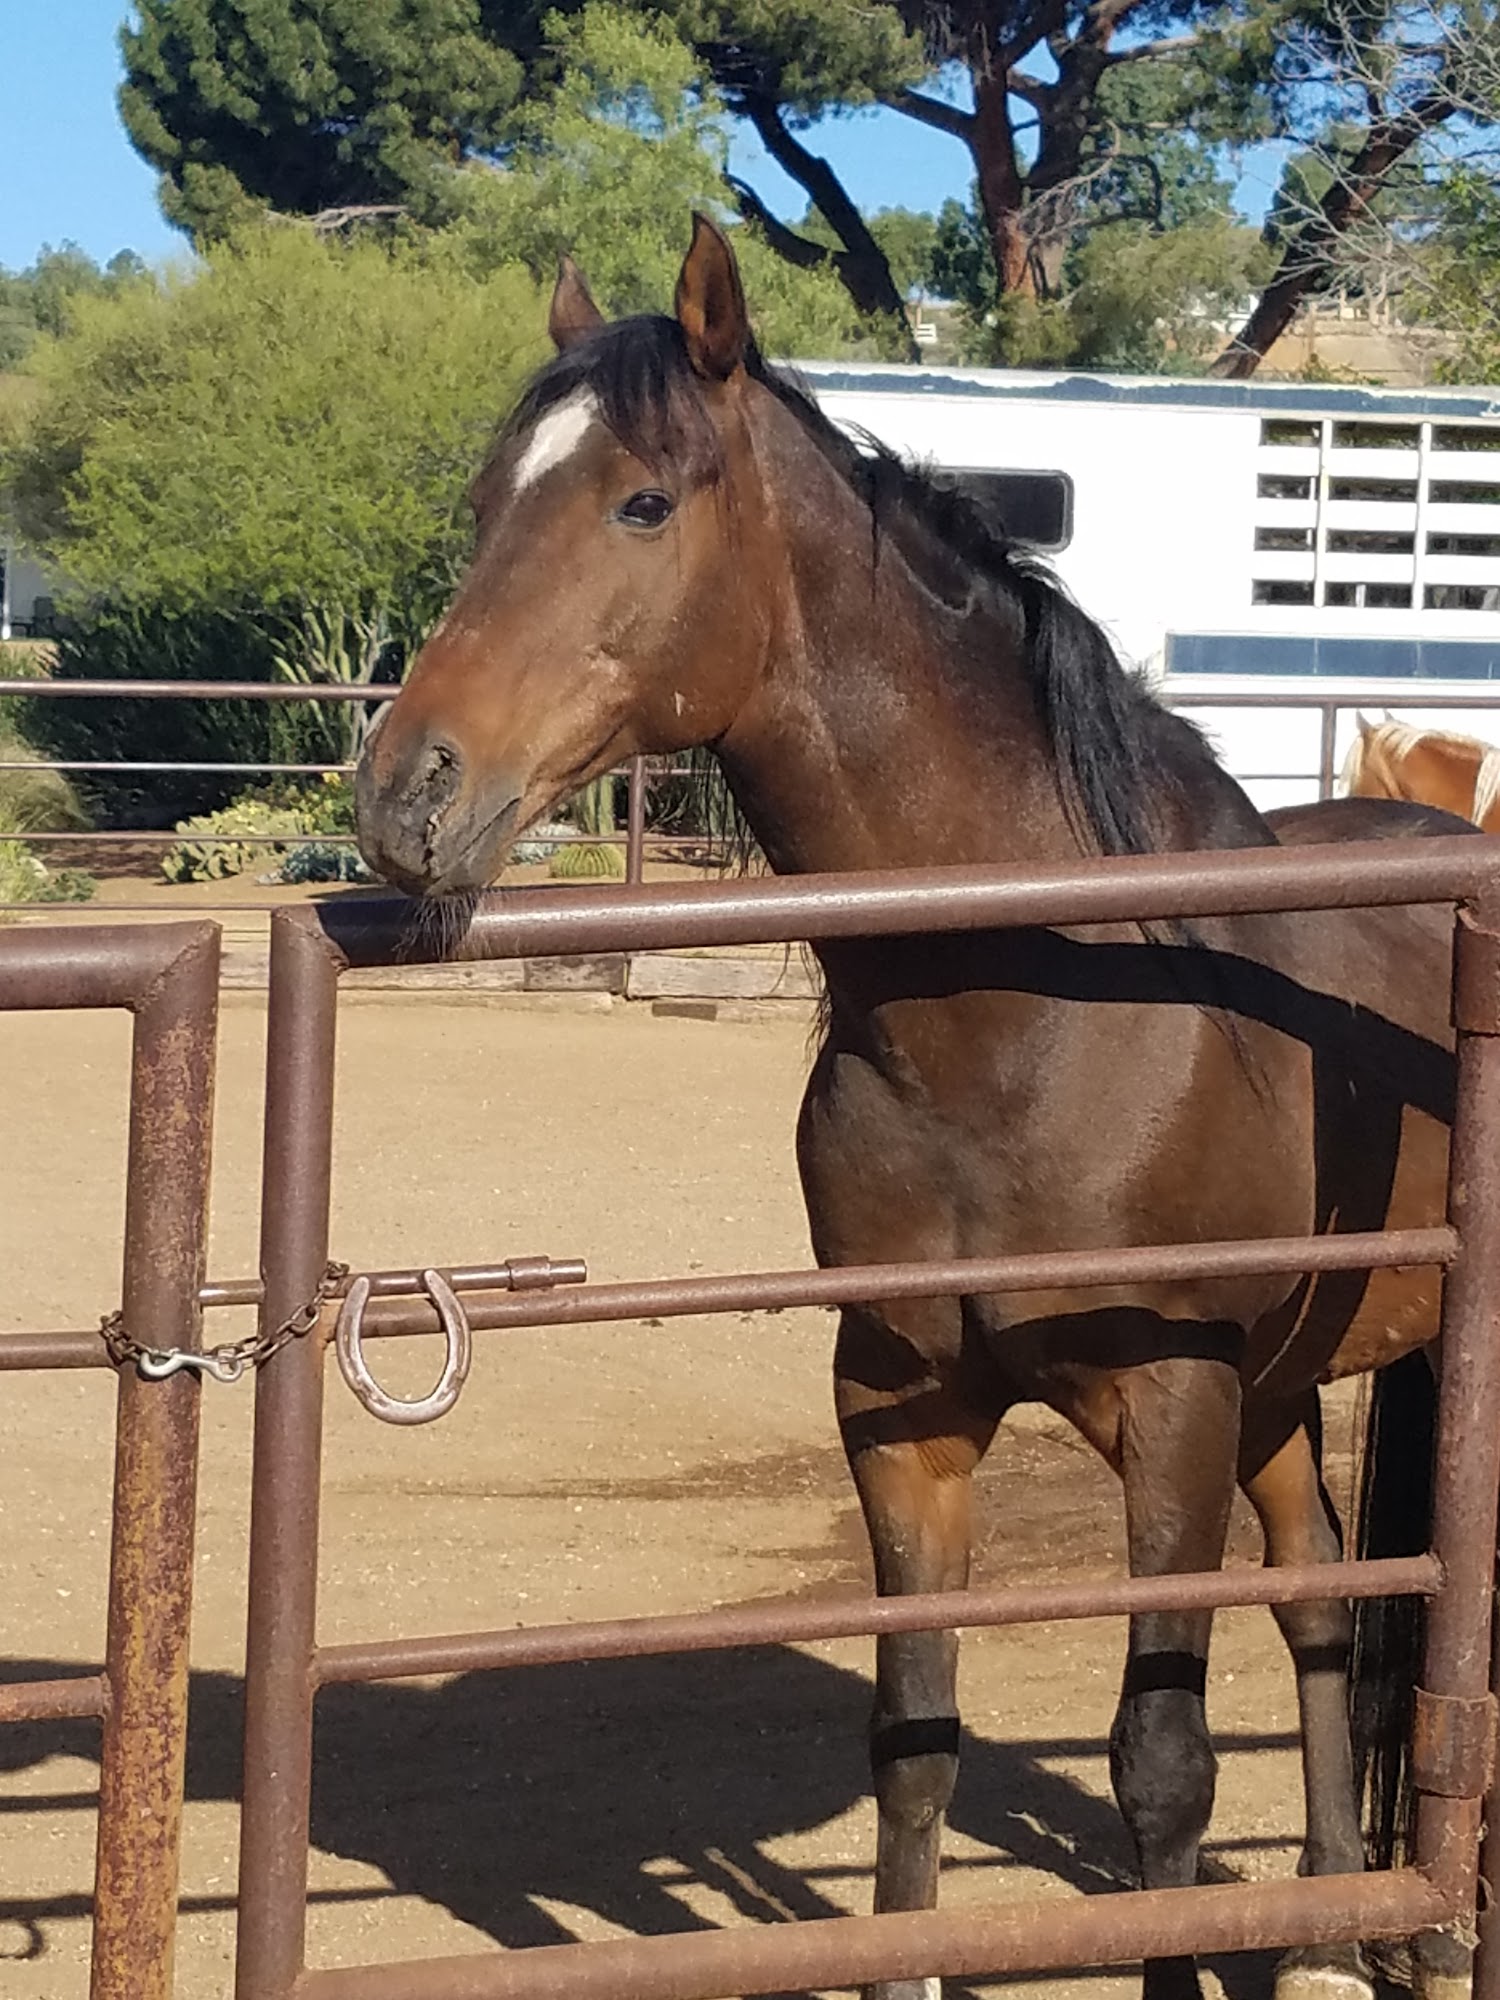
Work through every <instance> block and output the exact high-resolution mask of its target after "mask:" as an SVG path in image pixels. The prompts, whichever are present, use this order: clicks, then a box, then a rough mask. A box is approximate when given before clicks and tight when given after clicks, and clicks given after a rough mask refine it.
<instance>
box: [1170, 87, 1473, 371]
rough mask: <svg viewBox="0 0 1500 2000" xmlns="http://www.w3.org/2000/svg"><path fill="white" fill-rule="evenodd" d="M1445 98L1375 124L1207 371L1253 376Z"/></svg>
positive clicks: (1439, 116) (1439, 114)
mask: <svg viewBox="0 0 1500 2000" xmlns="http://www.w3.org/2000/svg"><path fill="white" fill-rule="evenodd" d="M1448 109H1449V104H1448V100H1447V99H1446V98H1438V97H1433V98H1430V99H1429V100H1428V101H1427V103H1426V104H1419V105H1417V106H1416V107H1415V108H1414V109H1413V110H1411V111H1410V112H1408V113H1407V114H1406V115H1405V116H1404V117H1403V118H1400V119H1397V120H1392V121H1390V122H1389V123H1387V124H1385V125H1381V126H1376V127H1374V128H1372V130H1371V131H1370V132H1369V134H1368V135H1367V137H1366V139H1365V142H1364V145H1363V146H1362V147H1361V148H1360V150H1359V152H1358V153H1357V154H1356V155H1355V157H1354V159H1353V160H1352V161H1351V162H1350V164H1349V166H1348V167H1347V168H1346V169H1345V171H1344V172H1343V173H1342V174H1341V175H1340V176H1339V177H1338V178H1337V179H1336V180H1335V181H1334V183H1333V185H1332V187H1330V188H1329V190H1328V192H1327V194H1325V195H1324V197H1323V200H1322V202H1321V204H1320V205H1319V208H1318V212H1317V214H1316V215H1314V216H1313V217H1311V218H1310V219H1309V220H1308V222H1306V223H1305V224H1304V225H1303V227H1302V228H1301V229H1299V230H1298V231H1297V233H1296V235H1295V236H1294V237H1293V238H1292V240H1291V242H1290V243H1288V244H1287V246H1286V248H1285V250H1283V251H1282V253H1281V263H1280V265H1279V267H1278V268H1277V271H1276V275H1275V276H1274V277H1273V278H1272V280H1271V282H1270V284H1269V285H1267V286H1266V289H1265V290H1264V291H1263V292H1262V293H1261V295H1260V297H1259V298H1258V299H1257V300H1256V302H1255V308H1254V310H1253V311H1252V313H1251V314H1250V317H1249V319H1247V320H1246V321H1245V324H1244V325H1243V326H1242V327H1241V328H1240V330H1239V332H1238V333H1237V334H1236V335H1235V337H1234V338H1233V340H1231V341H1230V343H1229V345H1228V346H1227V347H1226V348H1225V349H1224V352H1223V353H1222V354H1221V355H1220V356H1219V357H1218V359H1217V360H1216V361H1215V362H1214V364H1213V367H1212V368H1211V369H1210V370H1209V373H1210V374H1211V375H1217V376H1218V377H1219V378H1220V380H1221V381H1230V382H1243V381H1244V380H1246V378H1247V377H1249V376H1251V375H1253V374H1254V373H1255V371H1256V369H1257V368H1258V367H1259V366H1260V364H1261V363H1262V361H1264V360H1265V358H1266V356H1267V355H1268V354H1269V353H1270V351H1271V349H1272V348H1273V347H1274V346H1275V344H1276V342H1277V341H1278V340H1279V339H1280V338H1281V336H1282V334H1283V333H1285V332H1286V330H1287V328H1288V327H1289V326H1290V325H1291V323H1292V321H1293V320H1294V319H1295V318H1296V315H1297V308H1298V307H1299V306H1300V305H1301V304H1302V301H1303V300H1304V299H1305V298H1306V297H1307V295H1308V293H1309V292H1311V291H1314V290H1316V289H1317V287H1318V285H1319V284H1320V283H1321V282H1322V280H1323V279H1324V278H1325V277H1326V276H1327V274H1328V270H1329V268H1330V266H1331V264H1332V262H1333V258H1334V253H1335V252H1336V250H1337V248H1338V242H1339V238H1340V237H1341V236H1342V235H1343V234H1344V232H1345V231H1346V230H1347V229H1348V228H1349V226H1350V224H1351V223H1353V222H1355V221H1356V220H1357V219H1358V218H1359V216H1360V215H1361V214H1362V213H1363V212H1364V211H1365V209H1366V208H1368V206H1369V204H1370V202H1371V201H1372V200H1373V198H1374V197H1375V196H1376V195H1377V194H1378V193H1379V192H1380V189H1381V187H1382V185H1383V184H1384V182H1385V178H1386V176H1387V174H1389V172H1390V170H1391V168H1392V167H1394V166H1395V164H1396V162H1397V161H1398V160H1399V159H1401V158H1402V156H1403V155H1404V154H1406V153H1408V152H1410V150H1411V148H1412V147H1413V146H1414V145H1415V144H1416V142H1417V141H1418V139H1420V138H1421V137H1422V135H1423V134H1424V133H1425V132H1427V131H1429V130H1430V129H1431V127H1432V126H1434V125H1437V124H1441V122H1442V120H1443V118H1444V117H1445V116H1447V113H1448Z"/></svg>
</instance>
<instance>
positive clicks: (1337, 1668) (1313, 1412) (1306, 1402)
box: [1240, 1389, 1374, 2000]
mask: <svg viewBox="0 0 1500 2000" xmlns="http://www.w3.org/2000/svg"><path fill="white" fill-rule="evenodd" d="M1322 1455H1323V1454H1322V1423H1321V1415H1320V1411H1319V1407H1318V1396H1317V1391H1316V1390H1315V1389H1314V1390H1310V1391H1309V1392H1308V1394H1307V1395H1306V1397H1305V1398H1300V1399H1299V1400H1298V1401H1297V1403H1296V1404H1294V1405H1290V1406H1281V1407H1279V1408H1277V1409H1276V1410H1274V1411H1271V1412H1267V1413H1265V1414H1264V1415H1262V1414H1261V1413H1260V1412H1257V1413H1256V1415H1255V1418H1254V1420H1253V1421H1247V1424H1246V1428H1245V1435H1244V1439H1243V1442H1242V1445H1241V1464H1240V1483H1241V1485H1242V1486H1243V1487H1244V1490H1245V1493H1246V1495H1247V1497H1248V1498H1249V1500H1250V1503H1251V1505H1252V1506H1253V1507H1254V1509H1255V1511H1256V1513H1257V1515H1258V1516H1259V1518H1260V1524H1261V1529H1262V1532H1263V1533H1264V1536H1265V1545H1266V1556H1265V1559H1266V1562H1267V1563H1268V1564H1273V1565H1280V1564H1283V1563H1321V1562H1330V1563H1331V1562H1337V1561H1338V1560H1339V1558H1340V1556H1341V1555H1342V1553H1343V1549H1342V1543H1341V1538H1340V1534H1339V1529H1338V1517H1337V1515H1336V1514H1335V1512H1334V1508H1333V1503H1332V1501H1331V1500H1330V1499H1329V1497H1328V1489H1327V1487H1326V1486H1325V1485H1324V1483H1323V1468H1322ZM1273 1609H1274V1611H1275V1616H1276V1623H1277V1625H1278V1626H1279V1627H1280V1630H1281V1636H1282V1638H1283V1639H1284V1640H1285V1641H1286V1645H1287V1650H1288V1651H1289V1652H1290V1654H1291V1656H1292V1667H1293V1671H1294V1673H1295V1674H1296V1678H1297V1708H1298V1714H1299V1717H1300V1720H1301V1729H1302V1783H1303V1796H1304V1801H1305V1821H1304V1840H1303V1848H1302V1857H1301V1860H1300V1862H1299V1863H1298V1873H1299V1874H1302V1875H1352V1874H1357V1873H1359V1872H1360V1871H1361V1870H1362V1869H1363V1867H1364V1864H1365V1857H1364V1841H1363V1839H1362V1836H1361V1833H1360V1825H1359V1804H1358V1798H1357V1795H1356V1787H1355V1781H1354V1760H1353V1753H1352V1750H1351V1748H1350V1740H1349V1648H1350V1643H1351V1639H1352V1636H1353V1619H1352V1616H1351V1613H1350V1610H1349V1606H1348V1605H1347V1604H1346V1603H1345V1602H1344V1601H1343V1600H1342V1599H1335V1600H1333V1601H1330V1602H1327V1603H1322V1604H1278V1605H1276V1606H1274V1607H1273ZM1373 1991H1374V1987H1373V1983H1372V1981H1371V1977H1370V1973H1369V1970H1368V1968H1367V1966H1366V1964H1365V1961H1364V1957H1363V1955H1362V1953H1361V1952H1360V1949H1359V1947H1358V1946H1357V1945H1353V1944H1343V1945H1308V1946H1304V1947H1302V1948H1300V1949H1298V1950H1295V1951H1291V1952H1288V1953H1287V1955H1286V1956H1285V1957H1284V1958H1283V1959H1282V1961H1281V1964H1280V1966H1279V1967H1278V1968H1277V1973H1276V2000H1370V1996H1371V1995H1372V1993H1373Z"/></svg>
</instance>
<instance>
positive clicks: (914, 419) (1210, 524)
mask: <svg viewBox="0 0 1500 2000" xmlns="http://www.w3.org/2000/svg"><path fill="white" fill-rule="evenodd" d="M802 372H803V373H804V374H805V376H806V378H807V380H808V382H809V385H810V386H811V388H812V389H813V391H814V393H815V394H816V396H817V398H818V401H819V402H820V403H821V404H822V406H823V408H824V409H825V410H826V411H827V412H828V414H829V416H831V417H832V418H834V420H835V421H837V422H839V423H843V424H849V425H858V426H860V427H862V428H864V429H865V430H868V431H869V432H871V433H872V434H873V435H874V436H876V437H878V438H881V439H883V440H884V441H885V442H886V443H887V444H889V445H891V446H893V447H894V448H895V449H897V450H898V451H901V452H903V453H905V454H907V455H909V456H912V457H915V458H916V459H918V460H921V461H924V462H927V463H930V464H935V465H938V466H941V467H945V468H948V469H951V470H953V471H955V472H963V473H970V474H977V475H980V476H983V477H985V478H986V479H987V480H988V481H993V488H994V497H995V498H996V500H997V501H998V503H999V505H1000V509H1001V512H1002V513H1003V514H1004V515H1005V517H1006V519H1007V522H1008V524H1009V526H1010V528H1011V531H1012V532H1013V533H1014V534H1015V535H1016V536H1017V538H1018V539H1022V540H1026V541H1030V542H1034V543H1035V544H1036V545H1037V546H1038V547H1039V548H1042V549H1045V550H1047V551H1049V552H1050V554H1051V555H1052V557H1053V560H1054V562H1055V565H1056V568H1057V571H1058V574H1059V575H1060V576H1061V577H1062V579H1063V581H1064V582H1065V583H1066V584H1067V586H1068V588H1069V589H1070V590H1071V591H1072V593H1073V595H1074V596H1075V597H1076V598H1077V599H1078V601H1079V603H1080V604H1082V605H1083V607H1084V608H1085V609H1086V610H1087V611H1089V612H1090V613H1091V614H1092V615H1093V616H1094V617H1095V618H1097V619H1098V620H1099V621H1100V623H1101V624H1103V625H1104V626H1105V628H1106V629H1107V630H1108V631H1109V632H1110V634H1111V635H1112V637H1113V638H1114V640H1115V643H1116V645H1117V647H1118V648H1119V651H1120V653H1121V654H1122V656H1123V657H1124V658H1126V659H1127V660H1130V661H1134V662H1136V663H1137V664H1140V665H1143V666H1145V667H1146V668H1147V669H1148V670H1149V671H1150V672H1152V673H1153V674H1154V675H1157V676H1159V677H1161V678H1162V680H1163V682H1164V692H1165V693H1166V694H1167V696H1168V697H1169V699H1171V700H1172V701H1173V702H1174V703H1175V704H1176V705H1177V706H1179V707H1181V708H1183V709H1184V710H1185V711H1187V712H1189V713H1192V714H1194V715H1195V716H1196V717H1197V718H1198V719H1199V720H1200V721H1202V722H1203V723H1204V724H1205V725H1206V727H1207V728H1208V729H1209V731H1210V733H1211V734H1212V735H1213V736H1214V737H1215V738H1216V740H1217V741H1218V743H1219V745H1220V747H1221V750H1222V753H1223V755H1224V759H1225V762H1226V763H1227V764H1228V765H1229V768H1230V769H1231V770H1232V771H1234V772H1235V774H1236V775H1237V776H1238V777H1240V778H1241V779H1242V780H1244V781H1245V782H1246V783H1247V787H1248V789H1249V790H1250V792H1251V793H1252V795H1253V796H1254V797H1255V798H1256V800H1257V802H1258V803H1260V804H1261V805H1265V806H1271V805H1285V804H1291V803H1294V802H1296V801H1299V800H1302V799H1307V798H1313V797H1316V796H1317V794H1318V789H1319V782H1320V778H1321V780H1322V782H1323V783H1324V784H1325V786H1326V783H1327V779H1328V775H1329V772H1330V770H1331V769H1332V768H1333V767H1334V766H1335V764H1336V762H1341V761H1342V758H1343V755H1344V752H1345V750H1346V749H1347V747H1348V744H1349V741H1350V739H1351V738H1352V736H1353V733H1354V727H1355V716H1356V714H1357V713H1358V712H1359V711H1361V710H1362V711H1363V712H1364V713H1365V714H1367V715H1371V716H1374V715H1378V714H1380V713H1381V712H1383V711H1385V710H1387V709H1388V710H1390V711H1391V712H1392V713H1393V714H1396V715H1399V716H1400V717H1401V718H1402V719H1403V720H1407V721H1411V722H1414V723H1416V724H1418V725H1419V726H1434V727H1445V728H1450V729H1454V730H1458V731H1461V732H1463V733H1465V734H1469V735H1477V736H1482V737H1486V738H1488V739H1489V740H1491V741H1500V714H1496V713H1494V712H1493V711H1492V709H1488V708H1486V707H1485V706H1483V705H1472V706H1465V704H1466V703H1467V704H1476V702H1477V704H1485V703H1492V704H1494V705H1496V706H1500V389H1497V390H1496V391H1495V392H1493V394H1492V393H1491V392H1490V391H1489V390H1487V389H1448V390H1444V389H1426V390H1406V389H1365V388H1329V387H1324V386H1321V385H1312V384H1305V383H1281V382H1258V381H1254V380H1251V381H1249V382H1217V381H1171V380H1163V379H1160V378H1153V377H1114V376H1101V375H1078V374H1073V375H1067V374H1041V373H1033V372H1026V373H1018V372H1012V371H1002V370H989V369H984V370H981V369H928V368H915V367H913V368H903V367H899V366H895V365H877V366H850V365H848V364H842V363H836V362H827V363H816V364H813V365H811V366H808V367H806V368H805V369H804V370H803V371H802ZM1247 694H1248V695H1249V696H1251V697H1252V698H1253V701H1254V702H1255V703H1264V702H1266V701H1267V700H1268V699H1271V700H1273V701H1274V704H1275V705H1273V706H1269V707H1264V706H1252V705H1244V706H1240V707H1235V706H1234V703H1233V698H1234V697H1235V696H1239V697H1241V698H1242V700H1243V698H1244V697H1245V696H1246V695H1247ZM1424 702H1425V703H1426V704H1427V706H1425V707H1424Z"/></svg>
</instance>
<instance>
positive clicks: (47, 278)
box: [0, 243, 146, 369]
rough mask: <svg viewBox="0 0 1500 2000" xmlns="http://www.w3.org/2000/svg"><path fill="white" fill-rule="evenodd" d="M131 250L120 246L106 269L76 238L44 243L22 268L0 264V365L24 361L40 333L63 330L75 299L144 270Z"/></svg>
mask: <svg viewBox="0 0 1500 2000" xmlns="http://www.w3.org/2000/svg"><path fill="white" fill-rule="evenodd" d="M145 269H146V267H145V265H144V264H143V263H142V262H141V260H140V258H139V257H138V256H137V255H136V254H135V252H134V251H133V250H121V251H119V252H117V253H116V255H115V256H113V257H111V258H110V260H109V262H108V263H107V264H106V265H105V266H104V268H103V270H101V269H100V268H99V266H98V265H97V264H96V263H95V262H94V260H93V258H92V257H90V256H89V255H88V253H87V252H86V251H84V250H80V249H79V247H78V245H77V244H76V243H62V244H60V245H59V246H58V247H57V248H56V249H53V247H52V245H51V244H50V243H46V244H43V246H42V248H41V250H40V252H39V253H38V255H37V258H36V261H35V262H34V263H33V264H31V265H29V266H28V267H27V269H26V270H24V271H14V272H11V271H6V270H4V269H3V268H0V369H6V368H14V367H16V366H17V365H18V363H20V362H21V361H22V360H24V358H25V356H26V354H27V352H28V351H29V349H30V348H31V346H32V344H33V343H34V341H35V340H36V338H37V335H38V334H40V333H54V334H55V333H62V332H63V331H64V330H65V329H66V327H67V325H68V323H69V320H70V318H71V316H72V311H73V307H74V305H75V303H76V302H77V301H78V300H79V299H83V298H97V297H99V296H100V295H101V294H106V293H112V292H117V291H119V290H121V289H122V288H123V287H124V286H126V285H129V284H132V283H134V282H135V280H136V279H138V278H140V277H141V276H143V275H144V273H145Z"/></svg>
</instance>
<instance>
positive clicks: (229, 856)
mask: <svg viewBox="0 0 1500 2000" xmlns="http://www.w3.org/2000/svg"><path fill="white" fill-rule="evenodd" d="M177 831H178V832H179V833H181V834H186V835H187V836H188V838H187V839H185V840H180V841H179V842H178V843H177V845H176V846H175V847H172V848H169V849H168V850H167V852H166V854H164V855H163V856H162V864H161V872H162V874H163V875H165V876H166V878H167V880H168V881H169V882H221V881H223V880H224V878H225V877H226V876H229V875H243V874H244V873H245V872H246V870H247V869H250V868H255V867H257V866H264V865H267V864H269V863H271V862H274V861H275V860H277V859H278V858H279V857H280V856H282V855H284V854H285V853H286V851H287V849H288V848H289V847H292V846H294V845H295V844H296V843H297V842H298V841H299V840H300V839H302V838H303V837H304V836H305V835H306V834H307V833H308V832H310V831H311V829H310V828H309V827H308V825H307V823H306V821H305V819H304V818H303V817H302V815H301V814H300V813H298V812H296V811H295V810H294V809H293V808H292V807H290V806H272V805H267V804H266V803H265V801H264V800H262V799H254V798H242V799H236V800H235V802H234V803H233V805H228V806H225V807H223V809H222V810H221V811H219V812H215V813H202V814H199V815H198V816H197V817H195V818H193V819H184V820H179V821H178V823H177ZM194 834H197V835H200V836H203V835H207V836H211V837H210V838H207V839H204V838H199V839H196V840H195V839H193V838H192V836H193V835H194ZM252 835H254V836H258V838H255V839H253V840H252V839H251V838H249V836H252Z"/></svg>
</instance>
